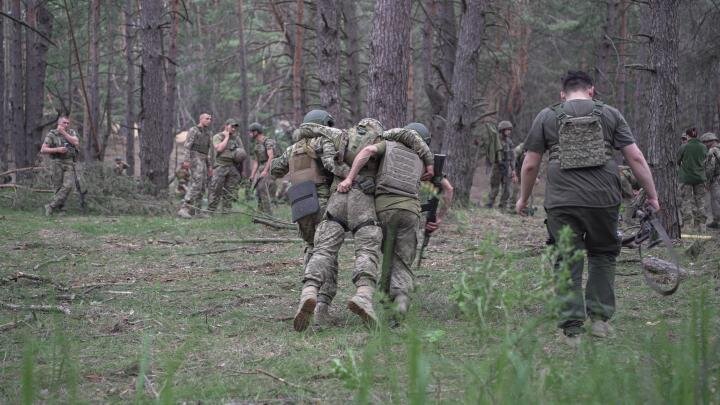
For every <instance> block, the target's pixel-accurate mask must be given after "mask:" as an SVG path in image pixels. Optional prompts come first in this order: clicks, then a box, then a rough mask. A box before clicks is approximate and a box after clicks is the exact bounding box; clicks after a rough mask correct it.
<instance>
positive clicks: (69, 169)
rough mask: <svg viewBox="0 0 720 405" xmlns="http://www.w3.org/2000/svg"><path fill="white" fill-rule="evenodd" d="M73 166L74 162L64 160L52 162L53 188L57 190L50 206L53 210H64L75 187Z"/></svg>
mask: <svg viewBox="0 0 720 405" xmlns="http://www.w3.org/2000/svg"><path fill="white" fill-rule="evenodd" d="M73 165H74V163H73V162H72V161H67V160H64V159H55V160H52V161H51V164H50V169H51V171H52V177H51V178H52V184H53V188H54V189H55V194H54V195H53V198H52V200H50V204H49V205H50V207H51V208H52V209H60V208H62V207H63V206H64V205H65V201H67V198H68V195H70V192H71V191H72V189H73V188H74V187H75V178H74V177H73V176H74V174H73Z"/></svg>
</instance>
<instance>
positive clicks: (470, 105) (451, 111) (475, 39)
mask: <svg viewBox="0 0 720 405" xmlns="http://www.w3.org/2000/svg"><path fill="white" fill-rule="evenodd" d="M486 6H487V3H486V0H468V1H467V2H466V3H465V9H464V10H463V13H462V17H461V20H460V33H459V36H458V48H457V56H456V58H455V69H454V71H453V81H452V94H451V96H450V101H449V104H448V116H447V125H446V127H445V143H444V144H443V151H444V152H445V154H447V155H448V156H449V159H448V160H447V161H446V163H445V168H446V169H447V170H446V173H447V175H448V177H449V179H450V182H451V183H452V184H453V185H454V187H455V196H456V198H457V201H459V202H460V203H461V204H466V203H467V202H468V201H469V197H470V187H472V180H473V174H474V173H475V166H476V161H475V157H476V154H477V148H478V146H477V145H475V142H474V139H473V134H472V130H473V128H474V126H475V123H476V121H477V119H478V117H479V115H480V114H479V111H478V107H476V104H477V102H478V88H479V73H480V72H479V63H480V48H481V46H482V44H483V41H484V39H483V38H484V36H485V8H486Z"/></svg>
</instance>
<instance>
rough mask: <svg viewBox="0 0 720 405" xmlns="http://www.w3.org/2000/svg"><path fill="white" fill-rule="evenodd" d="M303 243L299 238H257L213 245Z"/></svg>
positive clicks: (221, 241) (229, 240)
mask: <svg viewBox="0 0 720 405" xmlns="http://www.w3.org/2000/svg"><path fill="white" fill-rule="evenodd" d="M293 242H304V241H303V240H302V239H301V238H257V239H220V240H215V241H213V243H293Z"/></svg>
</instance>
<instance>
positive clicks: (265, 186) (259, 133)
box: [249, 122, 275, 215]
mask: <svg viewBox="0 0 720 405" xmlns="http://www.w3.org/2000/svg"><path fill="white" fill-rule="evenodd" d="M249 130H250V138H251V139H252V140H253V141H255V147H254V148H253V155H254V157H255V159H254V160H253V161H252V171H251V172H250V180H251V181H252V184H253V186H254V188H255V194H256V196H257V199H258V208H259V209H260V211H261V212H264V213H267V214H270V215H272V206H271V202H272V197H271V195H270V188H271V183H272V182H273V180H272V178H271V177H270V176H269V174H270V163H271V162H272V160H273V158H275V140H273V139H270V138H268V137H266V136H265V134H264V133H263V132H264V128H263V126H262V125H261V124H260V123H258V122H253V123H252V124H250V126H249Z"/></svg>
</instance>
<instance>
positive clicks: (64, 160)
mask: <svg viewBox="0 0 720 405" xmlns="http://www.w3.org/2000/svg"><path fill="white" fill-rule="evenodd" d="M79 146H80V137H79V136H78V134H77V132H75V130H74V129H70V119H69V118H68V117H64V116H63V117H60V118H58V121H57V127H56V128H55V129H51V130H50V131H49V132H48V133H47V135H46V136H45V141H44V142H43V144H42V147H41V148H40V153H46V154H48V155H50V159H51V171H52V183H53V187H54V188H55V194H54V195H53V198H52V200H50V203H49V204H47V205H45V215H46V216H51V215H52V214H53V213H54V212H56V211H57V210H59V209H61V208H62V207H63V206H64V205H65V201H66V200H67V197H68V195H69V194H70V191H71V190H72V189H73V187H75V182H76V181H77V180H78V178H77V171H76V168H75V160H76V159H77V156H78V148H79ZM79 192H80V190H78V193H79Z"/></svg>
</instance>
